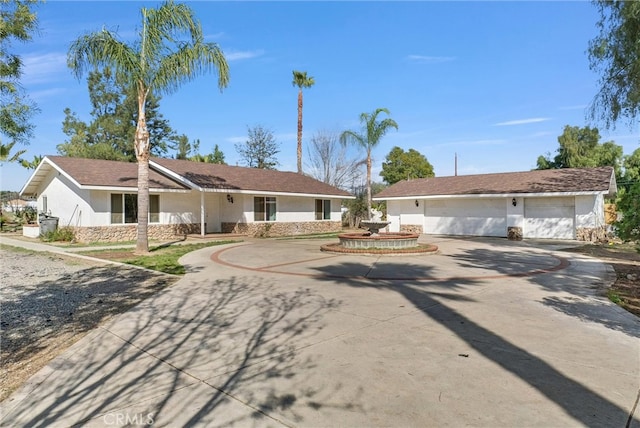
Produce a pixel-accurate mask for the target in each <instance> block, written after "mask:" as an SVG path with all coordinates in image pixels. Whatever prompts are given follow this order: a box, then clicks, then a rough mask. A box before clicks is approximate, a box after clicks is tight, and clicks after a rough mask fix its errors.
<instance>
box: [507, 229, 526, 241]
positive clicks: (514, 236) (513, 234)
mask: <svg viewBox="0 0 640 428" xmlns="http://www.w3.org/2000/svg"><path fill="white" fill-rule="evenodd" d="M507 239H509V240H511V241H522V228H521V227H517V226H509V227H507Z"/></svg>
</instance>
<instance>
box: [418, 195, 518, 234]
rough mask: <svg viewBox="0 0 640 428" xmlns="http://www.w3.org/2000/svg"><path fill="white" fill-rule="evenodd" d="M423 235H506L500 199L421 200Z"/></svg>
mask: <svg viewBox="0 0 640 428" xmlns="http://www.w3.org/2000/svg"><path fill="white" fill-rule="evenodd" d="M423 230H424V232H425V233H429V234H436V235H474V236H506V234H507V213H506V205H505V200H504V199H495V198H482V199H475V198H474V199H473V200H470V199H430V200H427V201H425V217H424V227H423Z"/></svg>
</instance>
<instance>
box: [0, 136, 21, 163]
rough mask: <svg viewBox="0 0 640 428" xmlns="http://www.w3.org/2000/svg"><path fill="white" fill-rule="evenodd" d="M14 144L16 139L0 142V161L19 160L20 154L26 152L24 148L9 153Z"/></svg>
mask: <svg viewBox="0 0 640 428" xmlns="http://www.w3.org/2000/svg"><path fill="white" fill-rule="evenodd" d="M15 145H16V141H12V142H11V143H8V144H2V143H0V162H9V163H10V162H21V161H22V159H20V156H22V155H23V154H25V153H26V150H18V151H17V152H15V153H13V154H11V150H13V146H15Z"/></svg>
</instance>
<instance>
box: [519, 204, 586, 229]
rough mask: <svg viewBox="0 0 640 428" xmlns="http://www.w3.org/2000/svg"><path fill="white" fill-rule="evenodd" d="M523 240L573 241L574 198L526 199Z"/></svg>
mask: <svg viewBox="0 0 640 428" xmlns="http://www.w3.org/2000/svg"><path fill="white" fill-rule="evenodd" d="M523 229H524V230H523V234H524V237H525V238H545V239H574V238H575V234H574V230H575V198H574V197H564V198H561V197H556V198H526V199H525V200H524V228H523Z"/></svg>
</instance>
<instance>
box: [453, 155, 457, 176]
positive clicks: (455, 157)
mask: <svg viewBox="0 0 640 428" xmlns="http://www.w3.org/2000/svg"><path fill="white" fill-rule="evenodd" d="M454 171H455V172H454V174H455V175H456V176H458V152H454Z"/></svg>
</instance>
